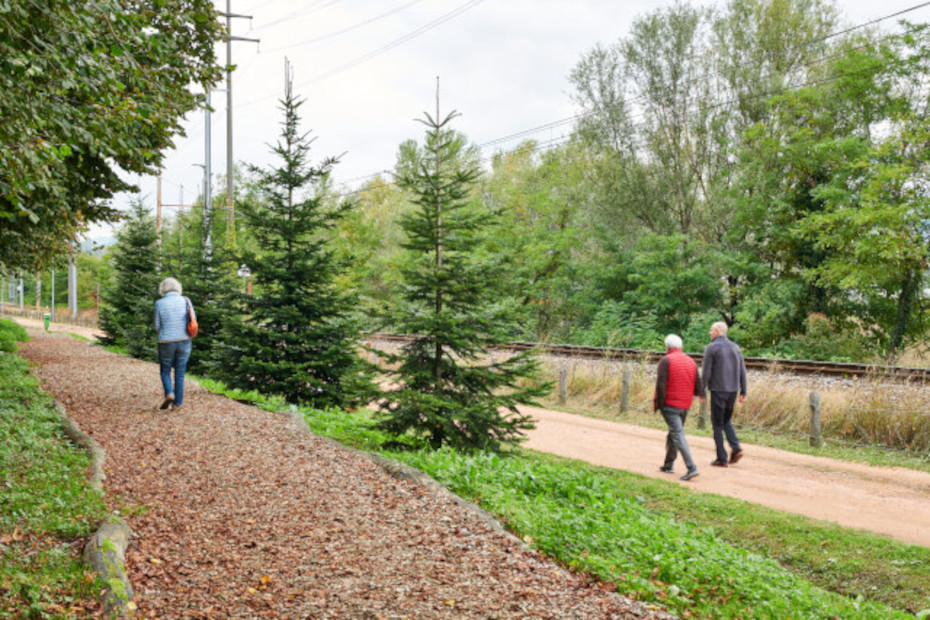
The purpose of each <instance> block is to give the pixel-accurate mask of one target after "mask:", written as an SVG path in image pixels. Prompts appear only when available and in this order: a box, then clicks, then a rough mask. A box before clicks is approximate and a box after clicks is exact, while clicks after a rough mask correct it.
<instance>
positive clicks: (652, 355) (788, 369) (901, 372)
mask: <svg viewBox="0 0 930 620" xmlns="http://www.w3.org/2000/svg"><path fill="white" fill-rule="evenodd" d="M367 337H368V338H369V339H371V340H381V341H388V342H411V341H413V340H414V337H413V336H408V335H401V334H386V333H380V332H373V333H370V334H368V335H367ZM496 349H497V350H502V351H528V350H531V349H537V350H539V352H540V353H542V354H543V355H548V356H552V357H570V358H575V359H592V360H605V361H637V362H650V361H654V362H657V361H658V360H659V359H661V357H662V355H663V354H664V353H663V352H660V351H649V350H645V349H619V348H614V347H589V346H583V345H570V344H546V343H539V342H509V343H507V344H504V345H501V346H498V347H496ZM688 355H689V356H691V358H692V359H694V361H696V362H698V363H701V361H702V360H703V359H704V356H703V354H701V353H688ZM745 359H746V368H747V369H753V370H764V371H770V372H783V373H794V374H799V375H828V376H840V377H873V378H876V379H896V380H902V379H903V380H908V381H928V380H930V368H912V367H907V366H886V365H881V364H856V363H849V362H821V361H816V360H788V359H777V358H767V357H747V358H745Z"/></svg>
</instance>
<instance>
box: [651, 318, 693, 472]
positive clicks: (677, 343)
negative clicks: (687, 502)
mask: <svg viewBox="0 0 930 620" xmlns="http://www.w3.org/2000/svg"><path fill="white" fill-rule="evenodd" d="M681 346H682V343H681V338H680V337H678V336H676V335H675V334H669V335H668V336H666V338H665V351H666V354H665V357H663V358H662V359H661V360H660V361H659V366H658V367H657V368H656V393H655V397H654V398H653V410H655V411H661V412H662V417H663V418H665V423H666V424H667V425H668V436H667V437H666V439H665V463H664V464H663V465H662V467H660V468H659V469H660V470H661V471H664V472H666V473H669V474H670V473H672V471H673V468H674V465H675V459H676V458H678V452H681V457H682V458H683V459H684V461H685V466H686V467H687V468H688V471H687V472H685V475H684V476H682V477H681V479H682V480H691V479H692V478H694V477H695V476H697V475H698V469H697V465H695V463H694V459H693V458H691V450H690V449H689V448H688V440H687V439H686V438H685V419H686V418H687V417H688V409H690V408H691V403H692V402H694V397H695V396H703V395H704V386H703V384H702V383H701V375H700V373H698V368H697V364H695V363H694V360H692V359H691V358H690V357H688V356H687V355H685V354H684V353H683V352H682V350H681Z"/></svg>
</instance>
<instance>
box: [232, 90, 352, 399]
mask: <svg viewBox="0 0 930 620" xmlns="http://www.w3.org/2000/svg"><path fill="white" fill-rule="evenodd" d="M301 105H302V100H299V99H297V98H295V97H294V96H293V94H292V92H291V89H290V87H288V89H287V93H286V96H285V98H284V100H283V101H282V104H281V107H282V111H283V113H284V120H283V121H282V131H281V136H280V140H279V141H278V143H277V144H276V145H275V146H274V147H273V149H272V150H273V152H274V153H275V154H276V155H277V158H278V161H279V164H278V165H277V166H273V167H270V168H269V169H267V170H261V169H257V168H253V169H252V172H253V173H254V174H255V175H256V189H257V193H258V196H257V198H258V200H257V201H256V202H246V203H244V204H242V205H241V207H240V209H241V212H242V214H243V216H244V218H245V224H246V226H247V228H248V231H249V234H250V235H251V236H252V237H253V238H254V241H255V246H254V249H247V250H246V251H245V252H243V254H242V262H243V263H244V264H246V265H247V266H248V268H249V269H250V270H251V273H252V279H253V281H254V283H255V294H254V295H252V296H244V297H243V314H244V318H243V319H242V321H241V322H240V321H235V320H230V322H229V323H228V324H227V325H226V329H225V330H224V335H223V343H222V347H221V348H220V350H219V353H218V360H217V362H218V364H217V366H216V370H215V371H214V374H216V375H218V376H219V377H220V378H222V379H224V380H226V381H227V382H229V383H230V384H231V385H234V386H235V387H239V388H242V389H258V390H261V391H263V392H269V393H273V394H280V395H282V396H284V397H285V398H286V399H287V400H288V401H290V402H294V403H296V402H303V403H307V404H311V405H313V406H316V407H327V406H332V405H336V406H345V405H349V404H353V403H356V402H358V401H359V400H360V399H363V398H365V397H366V396H368V395H369V394H370V386H369V382H368V375H367V373H366V372H365V365H364V363H363V362H362V360H360V358H359V357H358V356H357V355H356V353H355V347H356V339H357V337H358V331H357V328H356V327H355V325H354V324H353V323H352V322H351V321H350V320H349V318H348V315H349V311H350V309H351V308H352V304H353V300H352V298H351V297H350V296H348V295H347V294H345V293H344V292H343V291H341V290H340V289H339V288H338V287H337V286H336V283H335V280H336V278H337V276H338V275H339V274H340V273H341V272H342V271H343V269H344V265H343V264H342V263H341V262H340V261H338V260H337V257H336V256H335V252H334V250H333V249H331V248H330V244H329V242H328V233H330V232H331V231H332V230H333V228H334V225H335V223H336V222H337V221H338V220H339V219H340V218H341V217H342V215H343V213H344V212H345V211H346V210H347V209H348V208H350V206H351V205H350V204H348V203H343V204H340V205H337V206H336V207H335V208H332V207H331V206H330V205H329V204H328V203H327V201H326V200H325V199H326V194H325V191H326V183H325V182H326V179H327V177H328V175H329V174H330V172H331V169H332V167H333V166H334V165H335V164H336V162H337V160H336V159H333V158H328V159H325V160H323V162H322V163H321V164H319V165H317V166H315V165H313V164H312V162H311V161H310V156H309V152H310V144H311V140H310V139H309V138H308V137H307V135H306V134H302V133H301V132H300V117H299V114H298V112H299V108H300V106H301Z"/></svg>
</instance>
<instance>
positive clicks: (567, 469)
mask: <svg viewBox="0 0 930 620" xmlns="http://www.w3.org/2000/svg"><path fill="white" fill-rule="evenodd" d="M211 389H215V390H219V391H222V386H221V385H219V384H216V383H212V384H211ZM240 396H241V395H240ZM256 396H258V395H256ZM257 402H258V403H261V402H262V400H261V398H259V399H258V401H257ZM268 405H269V403H265V404H264V408H267V409H272V408H273V407H270V406H268ZM302 411H303V413H304V414H305V418H306V419H307V422H308V423H309V425H310V427H311V429H313V431H314V432H315V433H317V434H319V435H321V436H327V437H331V438H333V439H336V440H338V441H340V442H342V443H345V444H347V445H351V446H353V447H356V448H361V449H366V450H373V451H379V452H381V453H382V454H384V455H386V456H389V457H390V458H393V459H396V460H399V461H403V462H406V463H408V464H410V465H412V466H414V467H417V468H418V469H421V470H422V471H425V472H426V473H428V474H430V475H431V476H433V477H435V478H436V479H437V480H439V481H440V482H442V483H443V484H444V485H446V486H447V487H449V488H450V489H452V490H453V491H454V492H456V493H457V494H459V495H460V496H462V497H465V498H467V499H469V500H471V501H474V502H476V503H478V504H479V505H481V506H482V507H483V508H484V509H485V510H488V511H489V512H491V513H493V514H495V515H496V516H497V517H498V518H499V519H501V521H503V522H504V523H505V524H506V525H507V527H508V528H509V529H511V530H512V531H514V532H515V533H517V535H519V536H520V537H522V538H524V540H526V541H528V542H529V543H530V544H531V545H533V546H535V547H537V548H539V549H540V550H542V551H544V552H545V553H547V554H548V555H551V556H552V557H555V558H556V559H558V560H559V561H560V562H562V563H564V564H566V565H569V566H572V567H574V568H576V569H578V570H582V571H586V572H589V573H591V574H593V575H595V576H596V577H597V578H599V579H601V580H603V581H605V582H608V583H612V584H616V585H617V588H618V591H620V592H622V593H624V594H627V595H629V596H631V597H634V598H637V599H638V600H642V601H645V602H650V603H654V604H656V605H657V606H660V607H663V608H667V609H669V610H670V611H672V612H674V613H677V614H680V615H682V616H684V617H744V618H749V617H759V618H762V617H791V618H826V617H841V618H893V617H906V614H907V613H911V614H918V615H920V614H921V612H924V610H930V550H928V549H924V548H922V547H915V546H909V545H905V544H902V543H898V542H895V541H892V540H890V539H887V538H883V537H881V536H877V535H874V534H870V533H867V532H861V531H855V530H849V529H846V528H842V527H839V526H835V525H832V524H827V523H823V522H819V521H814V520H811V519H808V518H806V517H801V516H797V515H791V514H787V513H782V512H779V511H775V510H770V509H767V508H763V507H760V506H756V505H753V504H746V503H744V502H740V501H739V500H735V499H731V498H725V497H719V496H714V495H708V494H698V493H693V492H691V491H689V490H687V489H682V488H680V487H679V486H678V485H676V484H674V483H669V482H665V481H661V480H653V479H650V478H646V477H643V476H639V475H636V474H630V473H627V472H621V471H614V470H610V469H605V468H598V467H593V466H590V465H587V464H584V463H581V462H577V461H570V460H567V459H560V458H557V457H551V456H549V455H542V454H538V453H534V452H530V451H524V450H520V451H516V452H512V453H510V454H502V455H501V454H492V453H486V452H476V453H473V454H470V455H464V454H461V453H457V452H455V451H452V450H448V449H444V450H438V451H433V450H428V449H425V448H420V447H416V446H411V449H399V450H396V449H395V450H385V449H383V446H385V445H389V446H393V447H397V446H398V443H399V442H402V441H403V438H397V437H392V436H388V435H386V434H385V433H383V432H381V431H379V430H377V429H376V428H374V426H373V424H374V422H373V418H372V417H371V413H370V412H365V411H362V412H359V413H356V414H347V413H345V412H343V411H341V410H339V409H329V410H325V411H322V410H309V409H308V410H302ZM721 515H726V517H725V518H724V517H721ZM924 613H926V612H924Z"/></svg>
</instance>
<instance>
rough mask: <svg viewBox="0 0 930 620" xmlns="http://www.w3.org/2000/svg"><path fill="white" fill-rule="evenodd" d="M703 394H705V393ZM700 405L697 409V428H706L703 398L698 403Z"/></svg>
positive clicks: (705, 403) (705, 404) (704, 401)
mask: <svg viewBox="0 0 930 620" xmlns="http://www.w3.org/2000/svg"><path fill="white" fill-rule="evenodd" d="M704 393H705V394H707V392H704ZM700 403H701V406H700V407H699V408H698V422H697V427H698V428H707V398H706V397H705V398H704V400H702V401H700Z"/></svg>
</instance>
